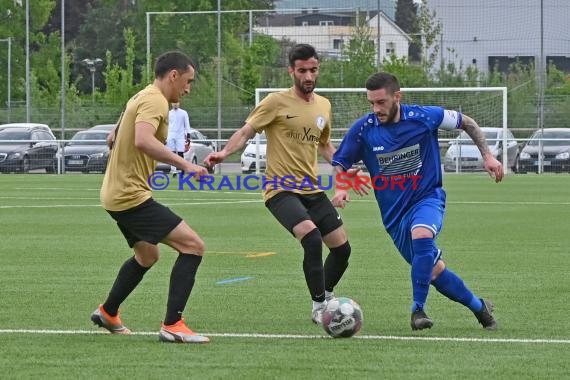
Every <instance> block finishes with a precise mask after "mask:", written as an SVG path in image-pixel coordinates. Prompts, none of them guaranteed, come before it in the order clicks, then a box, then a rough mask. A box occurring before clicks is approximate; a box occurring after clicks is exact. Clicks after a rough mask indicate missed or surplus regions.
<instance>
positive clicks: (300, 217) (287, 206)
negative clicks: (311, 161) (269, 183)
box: [265, 191, 342, 236]
mask: <svg viewBox="0 0 570 380" xmlns="http://www.w3.org/2000/svg"><path fill="white" fill-rule="evenodd" d="M265 206H266V207H267V208H268V209H269V211H271V213H272V214H273V216H274V217H275V218H276V219H277V220H278V221H279V223H281V225H282V226H283V227H285V228H286V229H287V231H289V232H291V233H293V227H295V226H296V225H297V224H299V223H301V222H302V221H304V220H312V221H313V223H315V225H316V226H317V228H318V229H319V231H320V232H321V235H323V236H324V235H327V234H328V233H330V232H333V231H334V230H336V229H337V228H339V227H340V226H342V220H341V218H340V215H339V213H338V212H337V211H336V209H335V208H334V206H333V205H332V203H331V201H330V200H329V199H328V198H327V195H326V194H325V193H324V192H320V193H316V194H308V195H302V194H297V193H293V192H290V191H282V192H280V193H277V194H276V195H275V196H273V197H271V198H270V199H268V200H267V201H266V202H265Z"/></svg>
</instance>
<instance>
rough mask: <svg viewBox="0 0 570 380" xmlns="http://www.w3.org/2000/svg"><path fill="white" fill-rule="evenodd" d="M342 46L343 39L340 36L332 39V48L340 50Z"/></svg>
mask: <svg viewBox="0 0 570 380" xmlns="http://www.w3.org/2000/svg"><path fill="white" fill-rule="evenodd" d="M343 47H344V40H342V39H340V38H335V39H334V40H333V49H335V50H342V48H343Z"/></svg>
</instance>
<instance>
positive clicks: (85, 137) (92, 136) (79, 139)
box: [69, 132, 108, 145]
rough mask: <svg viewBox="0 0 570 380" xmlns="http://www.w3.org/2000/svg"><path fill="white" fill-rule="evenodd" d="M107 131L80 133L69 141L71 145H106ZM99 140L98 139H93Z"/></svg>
mask: <svg viewBox="0 0 570 380" xmlns="http://www.w3.org/2000/svg"><path fill="white" fill-rule="evenodd" d="M107 134H108V133H107V132H101V133H81V132H80V133H78V134H76V135H75V136H73V138H72V139H71V141H70V142H69V145H105V144H106V143H107V142H106V139H107ZM93 140H97V141H93Z"/></svg>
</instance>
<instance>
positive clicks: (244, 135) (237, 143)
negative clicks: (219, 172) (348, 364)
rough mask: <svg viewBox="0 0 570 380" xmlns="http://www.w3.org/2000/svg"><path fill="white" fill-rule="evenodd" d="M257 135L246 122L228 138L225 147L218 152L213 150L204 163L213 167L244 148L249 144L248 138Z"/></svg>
mask: <svg viewBox="0 0 570 380" xmlns="http://www.w3.org/2000/svg"><path fill="white" fill-rule="evenodd" d="M253 136H255V129H253V127H252V126H251V125H249V124H245V125H244V126H243V127H241V128H240V129H238V130H237V131H236V132H235V133H234V134H233V135H232V137H230V139H229V140H228V143H227V144H226V146H225V147H224V149H222V150H220V151H218V152H212V153H210V154H208V156H207V157H206V158H205V159H204V164H206V165H207V166H208V167H212V166H214V165H216V164H219V163H220V162H222V161H224V160H225V159H226V157H227V156H229V155H230V154H232V153H234V152H235V151H237V150H240V149H243V147H244V146H245V145H246V144H247V142H248V140H249V139H251V138H252V137H253Z"/></svg>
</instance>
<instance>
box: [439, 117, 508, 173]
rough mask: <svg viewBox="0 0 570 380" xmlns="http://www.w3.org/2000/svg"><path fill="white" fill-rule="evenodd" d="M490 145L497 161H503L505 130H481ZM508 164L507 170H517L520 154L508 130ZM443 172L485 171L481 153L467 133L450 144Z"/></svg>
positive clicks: (485, 128)
mask: <svg viewBox="0 0 570 380" xmlns="http://www.w3.org/2000/svg"><path fill="white" fill-rule="evenodd" d="M481 130H482V131H483V133H484V134H485V139H486V140H487V144H488V145H489V149H490V150H491V153H492V154H493V156H495V158H497V160H499V161H501V162H502V161H503V128H490V127H483V128H481ZM506 137H507V147H506V150H507V164H506V165H503V166H504V167H505V169H510V170H512V171H514V170H515V167H516V160H517V156H518V152H519V144H518V142H517V140H516V139H515V137H514V136H513V134H512V132H511V131H510V130H508V129H507V136H506ZM443 170H444V171H446V172H458V171H481V170H484V166H483V157H482V156H481V152H479V149H478V148H477V146H476V145H475V143H474V142H473V140H471V137H469V135H468V134H467V132H465V131H463V132H461V134H460V135H459V136H458V137H457V138H455V139H453V140H451V141H450V142H449V148H448V149H447V152H446V153H445V157H444V160H443Z"/></svg>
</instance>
